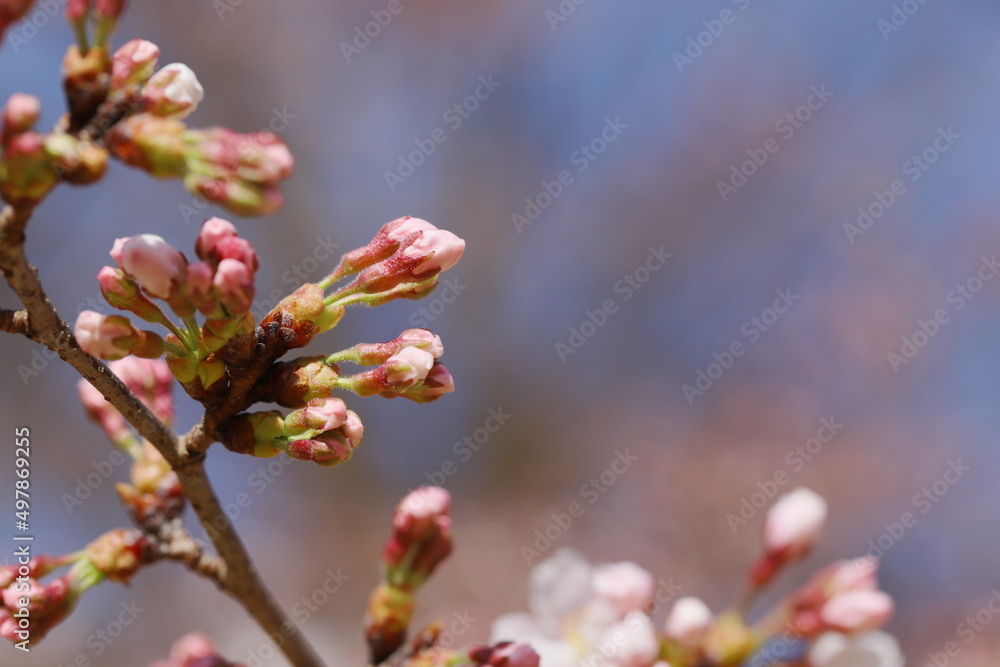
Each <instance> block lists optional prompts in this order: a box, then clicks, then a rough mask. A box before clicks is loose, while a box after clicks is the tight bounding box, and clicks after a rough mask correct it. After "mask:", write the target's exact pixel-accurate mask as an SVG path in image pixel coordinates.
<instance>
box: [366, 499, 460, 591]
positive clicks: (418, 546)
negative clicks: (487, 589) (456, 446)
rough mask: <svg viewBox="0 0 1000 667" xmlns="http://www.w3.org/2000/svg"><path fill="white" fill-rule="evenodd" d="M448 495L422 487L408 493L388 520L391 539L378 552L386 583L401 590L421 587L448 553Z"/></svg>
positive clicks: (449, 534) (449, 550)
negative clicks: (383, 565)
mask: <svg viewBox="0 0 1000 667" xmlns="http://www.w3.org/2000/svg"><path fill="white" fill-rule="evenodd" d="M450 511H451V495H450V494H449V493H448V492H447V491H446V490H445V489H443V488H441V487H436V486H425V487H421V488H419V489H416V490H415V491H411V492H410V493H409V494H408V495H407V496H406V497H405V498H403V500H402V501H400V503H399V505H397V506H396V511H395V513H394V514H393V517H392V535H391V536H390V537H389V540H388V541H387V542H386V543H385V546H384V547H383V549H382V561H383V562H384V563H385V565H386V576H387V581H388V583H389V584H390V585H391V586H393V587H396V588H400V589H403V590H413V589H415V588H416V587H417V586H420V585H421V584H423V582H424V581H426V580H427V577H429V576H430V575H431V573H432V572H433V571H434V569H435V568H436V567H437V566H438V565H439V564H440V563H441V561H443V560H444V559H445V558H447V557H448V555H449V554H450V553H451V548H452V539H451V517H450V516H449V512H450Z"/></svg>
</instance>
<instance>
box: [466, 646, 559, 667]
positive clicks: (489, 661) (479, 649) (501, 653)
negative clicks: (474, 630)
mask: <svg viewBox="0 0 1000 667" xmlns="http://www.w3.org/2000/svg"><path fill="white" fill-rule="evenodd" d="M468 655H469V658H471V659H472V661H473V662H474V663H475V664H476V665H483V666H484V667H485V666H486V665H489V667H539V664H540V663H541V658H540V657H539V656H538V653H536V652H535V649H533V648H531V646H529V645H527V644H518V643H515V642H500V643H498V644H494V645H493V646H475V647H473V648H471V649H469V651H468Z"/></svg>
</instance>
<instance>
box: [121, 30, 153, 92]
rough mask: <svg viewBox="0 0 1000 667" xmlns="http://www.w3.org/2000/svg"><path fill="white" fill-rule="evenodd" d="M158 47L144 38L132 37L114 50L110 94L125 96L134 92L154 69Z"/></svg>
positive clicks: (151, 74)
mask: <svg viewBox="0 0 1000 667" xmlns="http://www.w3.org/2000/svg"><path fill="white" fill-rule="evenodd" d="M159 57H160V47H158V46H157V45H156V44H153V43H152V42H147V41H146V40H144V39H133V40H132V41H130V42H126V43H125V45H124V46H122V47H121V48H120V49H118V50H117V51H115V54H114V56H112V58H111V92H112V95H117V96H119V97H125V96H127V95H129V94H133V93H135V92H136V91H137V90H138V89H139V86H142V85H143V84H145V83H146V82H147V81H148V80H149V77H151V76H153V72H154V71H155V70H156V61H157V59H158V58H159Z"/></svg>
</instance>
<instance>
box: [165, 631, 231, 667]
mask: <svg viewBox="0 0 1000 667" xmlns="http://www.w3.org/2000/svg"><path fill="white" fill-rule="evenodd" d="M150 667H242V666H241V665H236V664H234V663H231V662H228V661H226V660H225V659H224V658H223V657H222V656H221V655H219V653H218V651H217V649H216V648H215V645H214V644H213V643H212V641H211V640H210V639H209V638H208V637H206V636H205V635H202V634H198V633H190V634H187V635H184V636H183V637H181V638H180V639H178V640H177V641H176V642H174V645H173V646H172V647H171V649H170V659H169V660H160V661H158V662H154V663H153V664H152V665H150Z"/></svg>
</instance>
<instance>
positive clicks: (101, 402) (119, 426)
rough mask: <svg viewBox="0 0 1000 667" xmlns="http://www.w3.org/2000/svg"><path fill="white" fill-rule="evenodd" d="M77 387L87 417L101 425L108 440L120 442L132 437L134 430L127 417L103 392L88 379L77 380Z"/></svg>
mask: <svg viewBox="0 0 1000 667" xmlns="http://www.w3.org/2000/svg"><path fill="white" fill-rule="evenodd" d="M76 389H77V392H78V393H79V395H80V403H82V404H83V409H84V410H85V411H86V413H87V417H88V418H89V419H90V420H91V421H93V422H95V423H96V424H97V425H98V426H100V427H101V430H103V431H104V433H105V434H106V435H107V436H108V440H110V441H111V442H113V443H115V444H120V443H124V442H127V441H128V440H130V439H131V438H132V432H131V431H130V430H129V428H128V425H127V424H126V423H125V418H124V417H122V415H121V413H120V412H118V410H116V409H115V408H114V407H113V406H112V405H111V404H110V403H108V402H107V400H106V399H105V398H104V396H103V395H102V394H101V392H99V391H98V390H97V389H96V388H94V386H93V385H91V384H90V383H89V382H87V381H86V380H80V381H79V382H77V383H76Z"/></svg>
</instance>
